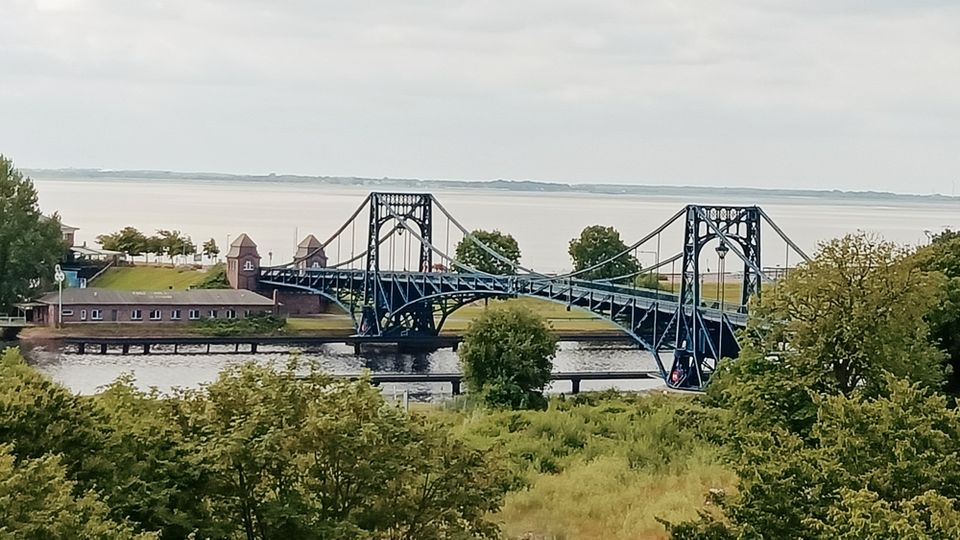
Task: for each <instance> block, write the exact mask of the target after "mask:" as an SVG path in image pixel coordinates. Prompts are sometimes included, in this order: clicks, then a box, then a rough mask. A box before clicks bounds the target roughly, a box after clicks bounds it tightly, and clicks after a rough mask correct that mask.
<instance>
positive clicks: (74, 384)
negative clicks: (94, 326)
mask: <svg viewBox="0 0 960 540" xmlns="http://www.w3.org/2000/svg"><path fill="white" fill-rule="evenodd" d="M260 350H261V351H264V352H262V353H259V354H256V355H249V354H232V353H226V354H210V355H206V354H203V355H199V354H198V355H173V354H163V353H162V352H161V353H154V354H150V355H138V354H129V355H121V354H119V353H115V354H106V355H94V354H84V355H79V354H70V353H64V352H63V351H45V350H40V349H37V350H33V351H28V356H29V358H30V361H31V363H32V364H33V365H34V366H35V367H36V368H37V369H39V370H40V371H42V372H44V373H46V374H47V375H49V376H50V377H52V378H53V379H54V380H57V381H59V382H61V383H63V384H65V385H67V386H68V387H70V388H71V389H72V390H73V391H74V392H78V393H81V394H93V393H95V392H97V390H98V389H100V388H102V387H103V386H104V385H107V384H109V383H110V382H112V381H113V380H115V379H116V378H117V377H118V376H120V375H122V374H124V373H132V374H133V375H134V377H135V378H136V384H137V386H139V387H140V388H142V389H144V390H146V389H149V388H151V387H155V388H157V389H158V390H159V391H161V392H168V391H170V390H171V389H173V388H176V387H181V388H192V387H196V386H199V385H201V384H203V383H208V382H212V381H213V380H215V379H216V377H217V374H218V373H219V372H220V370H222V369H224V368H227V367H230V366H235V365H239V364H241V363H244V362H248V361H250V360H254V361H256V362H259V363H263V364H270V363H274V364H276V365H279V366H283V365H285V364H286V362H287V361H288V360H289V358H290V354H289V350H287V349H285V348H281V347H274V348H269V347H261V348H260ZM298 354H299V357H300V359H301V360H302V361H304V362H315V363H316V364H317V365H318V366H320V367H321V368H322V369H323V371H325V372H328V373H334V374H355V373H359V372H361V371H362V370H364V369H369V370H371V371H375V372H384V373H394V372H421V373H428V372H445V373H449V372H455V371H459V368H458V367H457V355H456V353H455V352H453V351H452V350H450V349H441V350H438V351H436V352H432V353H424V354H397V353H394V352H384V351H381V352H364V354H362V355H360V356H357V355H355V354H354V352H353V347H349V346H346V345H339V344H331V345H323V346H320V347H316V348H312V349H310V350H304V351H298ZM656 369H657V365H656V362H655V361H654V359H653V356H652V355H650V354H649V353H647V352H644V351H639V350H637V349H636V348H635V347H630V346H625V345H619V344H609V345H604V344H596V343H590V344H587V343H560V350H559V352H558V354H557V357H556V359H555V361H554V370H555V371H617V370H620V371H625V370H636V371H655V370H656ZM660 385H662V383H661V382H660V381H659V380H638V381H609V382H606V381H583V382H582V383H581V390H583V391H586V390H598V389H605V388H618V389H621V390H632V391H637V390H646V389H649V388H654V387H657V386H660ZM383 390H384V392H386V393H387V394H390V393H391V392H403V390H408V391H409V392H410V394H412V395H414V396H416V397H418V398H419V399H423V400H431V399H442V398H445V397H449V396H450V393H451V388H450V385H449V384H444V383H422V384H385V385H383ZM548 390H549V391H550V392H569V391H570V382H569V381H558V382H556V383H555V384H553V385H552V386H551V387H550V388H549V389H548Z"/></svg>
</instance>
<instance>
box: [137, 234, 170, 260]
mask: <svg viewBox="0 0 960 540" xmlns="http://www.w3.org/2000/svg"><path fill="white" fill-rule="evenodd" d="M143 252H144V254H147V253H149V254H152V255H155V256H156V257H157V258H158V259H159V258H160V257H161V256H163V255H164V254H165V253H166V252H167V249H166V246H165V245H164V239H163V238H162V237H160V236H159V235H153V236H149V237H147V241H146V243H145V244H144V248H143Z"/></svg>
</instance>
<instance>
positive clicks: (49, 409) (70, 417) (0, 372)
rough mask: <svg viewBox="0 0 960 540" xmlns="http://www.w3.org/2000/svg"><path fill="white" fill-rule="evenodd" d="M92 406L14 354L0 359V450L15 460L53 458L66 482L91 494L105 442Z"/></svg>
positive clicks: (102, 470)
mask: <svg viewBox="0 0 960 540" xmlns="http://www.w3.org/2000/svg"><path fill="white" fill-rule="evenodd" d="M102 423H103V418H102V416H100V415H99V413H98V411H97V410H96V408H95V407H93V405H92V404H91V403H90V402H89V401H87V400H85V399H83V398H80V397H78V396H75V395H73V394H72V393H71V392H70V391H69V390H67V389H66V388H64V387H62V386H60V385H58V384H56V383H54V382H52V381H50V380H49V379H47V378H46V377H44V376H43V375H41V374H40V373H38V372H37V371H35V370H34V369H32V368H31V367H29V366H27V365H26V364H25V363H24V362H23V359H22V357H21V356H20V352H19V350H17V349H7V350H5V351H4V352H3V355H2V357H0V444H11V445H14V447H13V449H12V450H10V451H11V452H12V453H13V455H14V456H16V457H17V458H18V459H33V458H41V457H43V456H44V455H46V454H56V455H60V456H62V458H63V466H64V467H66V469H67V473H68V476H69V478H71V479H72V480H76V481H78V482H79V483H80V487H81V488H82V489H88V488H92V487H94V486H95V485H96V483H97V480H98V479H99V478H102V477H103V476H105V475H106V474H107V471H109V470H110V468H111V460H110V457H109V456H108V455H106V453H105V449H106V448H107V447H108V446H109V437H108V435H107V434H106V433H105V432H104V431H103V429H102Z"/></svg>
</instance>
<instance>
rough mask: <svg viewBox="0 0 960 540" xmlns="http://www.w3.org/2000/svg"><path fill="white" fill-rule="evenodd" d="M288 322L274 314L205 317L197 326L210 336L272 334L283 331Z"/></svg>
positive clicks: (200, 330) (200, 331)
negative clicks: (242, 316) (226, 317)
mask: <svg viewBox="0 0 960 540" xmlns="http://www.w3.org/2000/svg"><path fill="white" fill-rule="evenodd" d="M286 324H287V322H286V321H285V320H284V319H282V318H280V317H274V316H273V315H258V316H251V317H246V318H244V319H204V320H202V321H199V322H197V323H196V325H195V327H196V329H197V331H198V332H199V333H201V334H205V335H208V336H270V335H275V334H279V333H282V332H283V329H284V327H285V326H286Z"/></svg>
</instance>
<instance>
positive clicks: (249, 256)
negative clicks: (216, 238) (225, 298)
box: [227, 233, 260, 291]
mask: <svg viewBox="0 0 960 540" xmlns="http://www.w3.org/2000/svg"><path fill="white" fill-rule="evenodd" d="M259 277H260V254H259V253H257V244H256V243H255V242H254V241H253V240H251V239H250V237H249V236H247V235H246V233H244V234H241V235H240V236H238V237H237V239H236V240H234V241H233V242H232V243H231V244H230V251H229V252H228V253H227V281H229V282H230V286H231V287H233V288H234V289H246V290H248V291H255V290H257V286H258V281H259Z"/></svg>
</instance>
